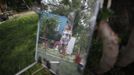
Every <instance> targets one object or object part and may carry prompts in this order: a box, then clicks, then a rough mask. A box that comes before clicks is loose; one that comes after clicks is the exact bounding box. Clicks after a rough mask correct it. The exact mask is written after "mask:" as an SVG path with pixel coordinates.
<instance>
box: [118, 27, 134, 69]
mask: <svg viewBox="0 0 134 75" xmlns="http://www.w3.org/2000/svg"><path fill="white" fill-rule="evenodd" d="M132 62H134V28H133V30H132V32H131V34H130V37H129V40H128V44H127V46H126V48H125V49H124V51H123V52H121V54H120V56H119V59H118V62H117V65H118V66H121V67H126V66H127V65H128V64H131V63H132Z"/></svg>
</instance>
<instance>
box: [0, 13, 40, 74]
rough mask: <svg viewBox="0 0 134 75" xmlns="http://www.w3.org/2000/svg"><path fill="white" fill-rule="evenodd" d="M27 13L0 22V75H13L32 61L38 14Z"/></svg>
mask: <svg viewBox="0 0 134 75" xmlns="http://www.w3.org/2000/svg"><path fill="white" fill-rule="evenodd" d="M28 13H30V14H23V15H21V16H19V17H14V18H12V19H10V20H7V21H6V22H3V23H1V24H0V74H1V75H14V74H15V73H16V72H18V71H20V70H21V69H23V68H24V67H26V66H28V65H29V64H31V63H33V62H34V51H35V41H36V29H37V21H38V16H37V15H36V14H35V13H33V12H28Z"/></svg>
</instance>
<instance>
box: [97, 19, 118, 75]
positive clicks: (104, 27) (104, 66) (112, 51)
mask: <svg viewBox="0 0 134 75" xmlns="http://www.w3.org/2000/svg"><path fill="white" fill-rule="evenodd" d="M99 33H100V37H101V40H102V42H103V52H102V58H101V61H100V64H99V65H100V66H99V68H98V71H97V73H98V74H103V73H104V72H107V71H109V70H110V69H111V68H112V67H113V66H114V64H115V62H116V60H117V56H118V53H119V50H118V49H119V46H118V37H117V35H116V34H115V33H114V32H113V30H112V29H111V28H110V27H109V25H108V23H107V22H106V21H105V20H102V21H101V22H100V24H99Z"/></svg>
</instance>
